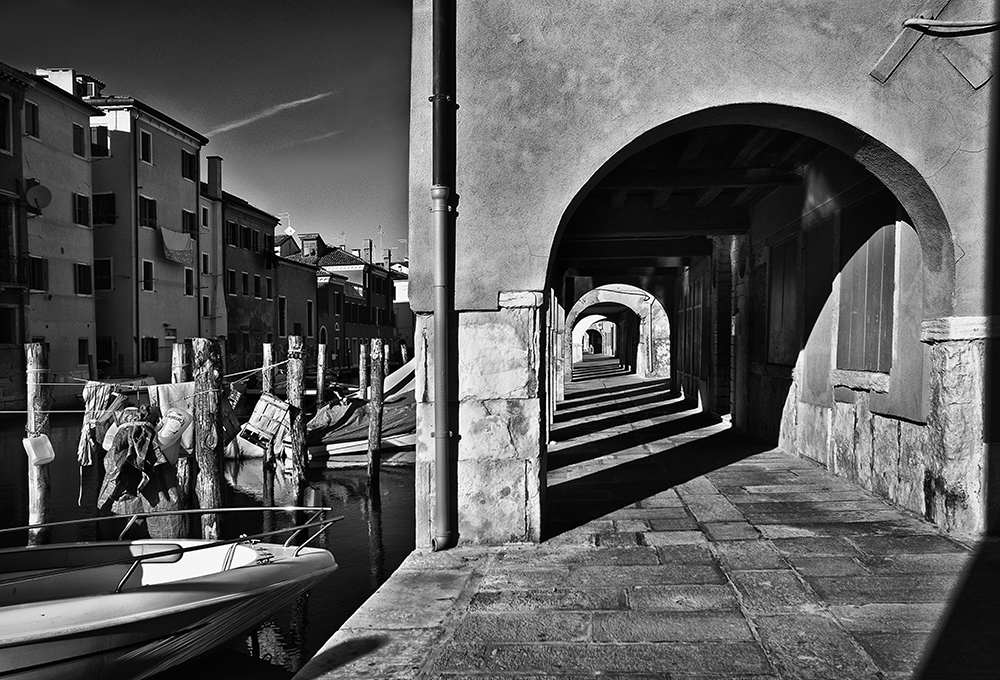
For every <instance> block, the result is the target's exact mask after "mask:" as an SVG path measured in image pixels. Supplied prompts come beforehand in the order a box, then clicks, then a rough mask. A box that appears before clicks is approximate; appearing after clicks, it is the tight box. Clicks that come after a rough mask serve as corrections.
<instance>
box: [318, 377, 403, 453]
mask: <svg viewBox="0 0 1000 680" xmlns="http://www.w3.org/2000/svg"><path fill="white" fill-rule="evenodd" d="M384 403H385V405H384V409H383V411H382V436H383V437H394V436H400V435H404V434H412V433H414V432H416V431H417V404H416V399H415V397H414V392H413V391H412V390H409V391H406V392H401V393H399V394H395V395H393V396H391V397H386V399H385V402H384ZM359 439H368V402H367V401H366V400H364V399H350V400H348V401H347V402H346V403H344V404H327V405H326V406H323V407H322V408H320V410H319V411H317V412H316V415H315V416H313V418H312V420H310V421H309V422H308V423H307V424H306V445H307V446H319V445H323V444H334V443H338V442H348V441H357V440H359Z"/></svg>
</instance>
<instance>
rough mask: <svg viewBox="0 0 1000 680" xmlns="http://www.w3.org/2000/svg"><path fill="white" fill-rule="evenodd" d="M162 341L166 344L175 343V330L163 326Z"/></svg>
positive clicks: (171, 327)
mask: <svg viewBox="0 0 1000 680" xmlns="http://www.w3.org/2000/svg"><path fill="white" fill-rule="evenodd" d="M163 339H164V340H166V341H167V342H177V329H176V328H174V327H173V326H164V327H163Z"/></svg>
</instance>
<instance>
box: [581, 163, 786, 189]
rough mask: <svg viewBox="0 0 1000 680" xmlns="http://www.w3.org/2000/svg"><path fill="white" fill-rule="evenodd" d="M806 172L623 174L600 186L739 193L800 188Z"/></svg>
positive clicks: (743, 170) (733, 170) (719, 170)
mask: <svg viewBox="0 0 1000 680" xmlns="http://www.w3.org/2000/svg"><path fill="white" fill-rule="evenodd" d="M798 184H802V172H801V171H800V170H798V169H783V168H715V169H710V170H703V169H690V170H620V171H618V172H615V173H613V174H611V175H609V176H608V177H606V178H605V179H604V180H602V181H601V183H600V184H599V185H598V186H599V188H601V189H615V190H621V189H626V190H646V191H659V190H664V189H712V190H715V189H718V190H722V189H738V188H743V187H755V186H796V185H798Z"/></svg>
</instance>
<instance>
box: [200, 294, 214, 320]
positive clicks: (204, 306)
mask: <svg viewBox="0 0 1000 680" xmlns="http://www.w3.org/2000/svg"><path fill="white" fill-rule="evenodd" d="M201 315H202V316H203V317H205V318H206V319H207V318H208V317H210V316H212V306H211V302H210V298H209V297H208V296H207V295H202V296H201Z"/></svg>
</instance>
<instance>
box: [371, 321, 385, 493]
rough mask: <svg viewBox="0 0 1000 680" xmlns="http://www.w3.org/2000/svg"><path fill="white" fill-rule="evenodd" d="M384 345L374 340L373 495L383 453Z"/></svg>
mask: <svg viewBox="0 0 1000 680" xmlns="http://www.w3.org/2000/svg"><path fill="white" fill-rule="evenodd" d="M383 352H384V345H383V344H382V340H381V339H380V338H375V339H373V340H372V388H371V397H370V398H369V399H368V483H369V485H371V486H372V488H373V491H372V493H375V494H377V493H378V483H379V464H380V463H381V459H380V458H379V456H380V455H381V451H382V405H383V404H382V402H383V397H384V391H385V390H384V388H385V363H384V362H383V361H382V356H383Z"/></svg>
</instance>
